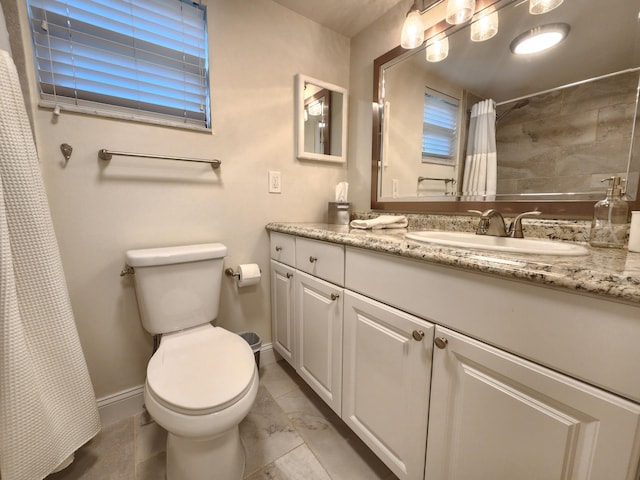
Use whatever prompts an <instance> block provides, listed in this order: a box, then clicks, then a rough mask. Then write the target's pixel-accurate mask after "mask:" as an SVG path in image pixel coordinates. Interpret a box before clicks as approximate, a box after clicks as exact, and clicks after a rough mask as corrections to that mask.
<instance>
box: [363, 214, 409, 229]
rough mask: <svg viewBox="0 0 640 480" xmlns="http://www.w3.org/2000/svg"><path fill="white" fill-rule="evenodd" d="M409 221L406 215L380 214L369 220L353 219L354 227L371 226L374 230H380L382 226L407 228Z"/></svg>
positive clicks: (365, 227)
mask: <svg viewBox="0 0 640 480" xmlns="http://www.w3.org/2000/svg"><path fill="white" fill-rule="evenodd" d="M408 224H409V222H408V221H407V217H405V216H404V215H380V216H379V217H376V218H370V219H368V220H352V221H351V226H352V227H353V228H363V229H367V228H370V229H372V230H380V229H382V228H405V227H406V226H407V225H408Z"/></svg>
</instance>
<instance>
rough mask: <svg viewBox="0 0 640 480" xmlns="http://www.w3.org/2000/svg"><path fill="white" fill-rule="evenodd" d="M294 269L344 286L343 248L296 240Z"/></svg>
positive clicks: (329, 244) (315, 241) (325, 243)
mask: <svg viewBox="0 0 640 480" xmlns="http://www.w3.org/2000/svg"><path fill="white" fill-rule="evenodd" d="M296 268H297V269H298V270H302V271H303V272H307V273H309V274H311V275H314V276H316V277H320V278H322V279H324V280H326V281H328V282H331V283H335V284H336V285H340V286H342V285H344V247H343V246H342V245H336V244H335V243H327V242H320V241H318V240H309V239H308V238H296Z"/></svg>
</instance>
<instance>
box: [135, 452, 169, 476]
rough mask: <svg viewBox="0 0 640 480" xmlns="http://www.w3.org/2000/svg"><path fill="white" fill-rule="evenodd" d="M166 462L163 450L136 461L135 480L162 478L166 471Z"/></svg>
mask: <svg viewBox="0 0 640 480" xmlns="http://www.w3.org/2000/svg"><path fill="white" fill-rule="evenodd" d="M166 464H167V457H166V455H165V452H161V453H158V454H157V455H155V456H153V457H151V458H148V459H147V460H145V461H144V462H141V463H138V464H137V465H136V480H164V478H165V475H166V471H167V469H166Z"/></svg>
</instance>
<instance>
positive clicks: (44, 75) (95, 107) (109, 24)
mask: <svg viewBox="0 0 640 480" xmlns="http://www.w3.org/2000/svg"><path fill="white" fill-rule="evenodd" d="M27 5H28V10H29V16H30V19H31V31H32V36H33V43H34V54H35V61H36V68H37V71H38V80H39V83H40V91H41V98H42V101H41V104H43V105H45V106H55V105H59V106H60V107H61V108H63V109H65V108H68V109H71V110H78V111H84V112H87V113H97V114H104V115H108V116H116V117H120V118H129V119H134V120H141V121H151V122H156V123H168V124H172V125H179V126H190V127H193V128H209V127H210V120H209V117H210V112H209V110H210V109H209V81H208V63H207V34H206V33H207V29H206V11H205V8H204V7H203V6H200V5H197V4H194V2H191V1H190V2H183V1H181V0H27Z"/></svg>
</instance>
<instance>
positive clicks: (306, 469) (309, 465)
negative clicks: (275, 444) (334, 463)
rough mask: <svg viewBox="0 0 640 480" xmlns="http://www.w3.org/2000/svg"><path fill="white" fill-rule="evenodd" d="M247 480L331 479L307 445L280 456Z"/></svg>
mask: <svg viewBox="0 0 640 480" xmlns="http://www.w3.org/2000/svg"><path fill="white" fill-rule="evenodd" d="M247 480H331V478H330V477H329V475H328V474H327V472H326V471H325V469H324V468H322V465H320V463H319V462H318V460H317V459H316V457H314V456H313V453H311V451H310V450H309V449H308V448H307V446H306V445H301V446H299V447H297V448H296V449H295V450H292V451H291V452H289V453H287V454H286V455H284V456H283V457H280V458H279V459H278V460H276V461H275V462H273V463H270V464H269V465H267V466H266V467H264V468H262V469H261V470H259V471H258V472H256V473H255V474H253V475H251V477H248V478H247Z"/></svg>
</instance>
